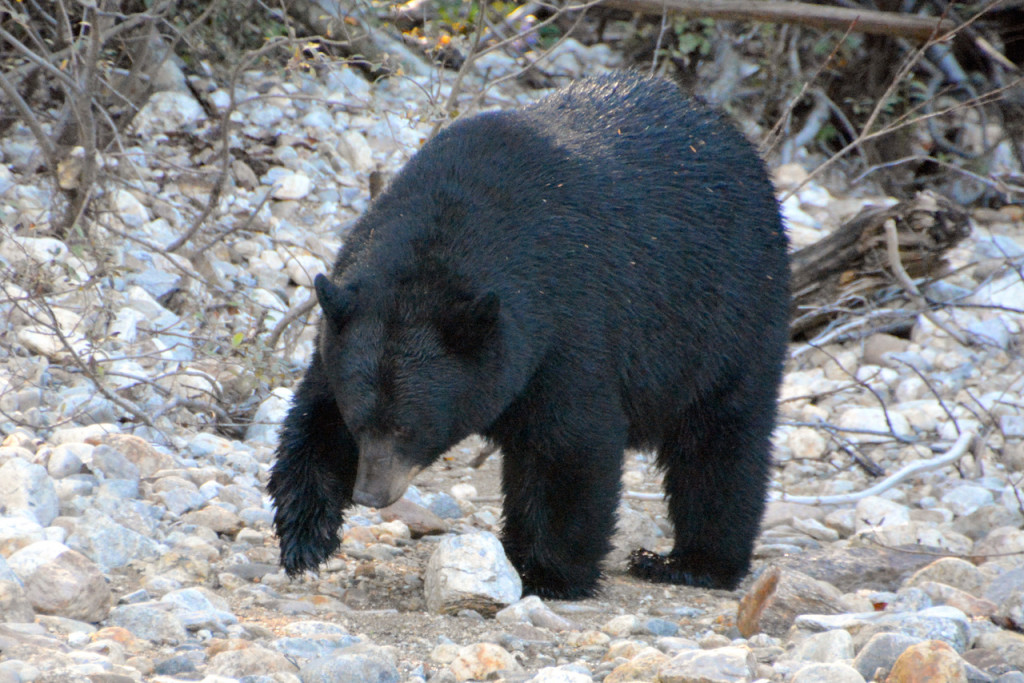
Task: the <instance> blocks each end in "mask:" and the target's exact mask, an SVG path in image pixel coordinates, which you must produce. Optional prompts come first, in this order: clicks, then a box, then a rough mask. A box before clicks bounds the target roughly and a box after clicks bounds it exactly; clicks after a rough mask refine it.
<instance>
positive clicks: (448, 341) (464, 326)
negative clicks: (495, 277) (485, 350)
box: [438, 292, 501, 353]
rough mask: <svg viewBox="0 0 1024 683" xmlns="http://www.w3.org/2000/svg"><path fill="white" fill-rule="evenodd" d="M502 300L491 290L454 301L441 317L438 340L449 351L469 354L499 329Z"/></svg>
mask: <svg viewBox="0 0 1024 683" xmlns="http://www.w3.org/2000/svg"><path fill="white" fill-rule="evenodd" d="M500 310H501V301H500V300H499V299H498V295H497V294H495V293H494V292H488V293H487V294H484V295H483V296H480V297H477V298H476V299H472V298H469V297H467V298H466V299H464V300H463V299H460V300H457V301H455V302H454V303H453V304H452V305H451V308H449V309H448V310H447V311H445V313H444V314H443V315H442V316H441V320H440V321H439V325H438V328H439V330H440V332H441V341H442V342H443V343H444V345H445V348H446V349H448V350H449V351H451V352H452V353H472V352H473V351H476V350H477V349H479V348H480V347H481V346H482V345H483V344H484V342H486V341H487V340H488V338H489V337H490V336H491V335H493V334H494V332H495V331H496V330H497V328H498V313H499V311H500Z"/></svg>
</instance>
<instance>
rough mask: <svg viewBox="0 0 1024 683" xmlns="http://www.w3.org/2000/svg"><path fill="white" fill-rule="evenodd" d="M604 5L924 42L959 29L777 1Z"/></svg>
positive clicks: (946, 23)
mask: <svg viewBox="0 0 1024 683" xmlns="http://www.w3.org/2000/svg"><path fill="white" fill-rule="evenodd" d="M602 4H603V5H605V6H607V7H614V8H616V9H623V10H627V11H630V12H642V13H644V14H657V15H661V14H663V13H665V12H668V13H669V14H686V15H688V16H694V17H708V18H711V19H726V20H739V21H763V22H768V23H778V24H800V25H803V26H813V27H814V28H820V29H836V30H839V31H844V30H846V29H851V30H853V31H856V32H858V33H870V34H873V35H881V36H896V37H900V38H908V39H913V40H921V41H925V40H929V39H931V38H934V37H937V36H941V35H943V34H945V33H949V32H951V31H953V30H954V29H955V28H956V24H955V23H954V22H952V21H950V20H949V19H940V18H938V17H923V16H916V15H907V14H899V13H897V12H879V11H877V10H861V9H848V8H845V7H827V6H824V5H812V4H809V3H805V2H778V1H776V0H605V2H603V3H602Z"/></svg>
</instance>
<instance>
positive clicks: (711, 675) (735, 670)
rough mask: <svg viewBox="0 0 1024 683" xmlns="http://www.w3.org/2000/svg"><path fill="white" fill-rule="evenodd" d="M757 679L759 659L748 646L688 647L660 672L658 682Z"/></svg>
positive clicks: (742, 681)
mask: <svg viewBox="0 0 1024 683" xmlns="http://www.w3.org/2000/svg"><path fill="white" fill-rule="evenodd" d="M755 678H757V660H756V659H755V658H754V653H753V652H752V651H751V650H749V649H747V648H745V647H735V646H729V647H718V648H714V649H711V650H687V651H685V652H680V653H679V654H677V655H676V656H675V657H673V658H672V659H670V660H669V661H668V663H667V664H665V665H664V666H662V667H661V669H660V670H659V671H658V681H659V683H693V681H700V682H701V683H745V682H746V681H752V680H754V679H755Z"/></svg>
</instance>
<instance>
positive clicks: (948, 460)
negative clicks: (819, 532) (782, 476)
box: [781, 431, 974, 505]
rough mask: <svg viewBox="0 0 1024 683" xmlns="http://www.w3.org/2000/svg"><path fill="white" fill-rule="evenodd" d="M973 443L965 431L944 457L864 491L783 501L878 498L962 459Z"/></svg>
mask: <svg viewBox="0 0 1024 683" xmlns="http://www.w3.org/2000/svg"><path fill="white" fill-rule="evenodd" d="M973 442H974V432H970V431H964V432H962V433H961V434H960V437H959V438H958V439H957V440H956V442H955V443H954V444H953V445H952V446H951V447H950V449H949V450H948V451H946V452H945V453H943V454H942V455H940V456H938V457H935V458H931V459H929V460H918V461H916V462H912V463H910V464H908V465H906V466H904V467H902V468H900V469H899V470H898V471H897V472H896V473H895V474H892V475H890V476H888V477H886V478H885V479H883V480H882V481H880V482H878V483H877V484H875V485H874V486H871V487H869V488H866V489H864V490H863V491H857V492H855V493H844V494H840V495H836V496H791V495H788V494H785V493H784V494H782V496H781V500H783V501H785V502H787V503H803V504H805V505H848V504H850V503H856V502H857V501H859V500H861V499H862V498H867V497H868V496H877V495H878V494H879V493H882V492H883V491H887V490H889V489H891V488H892V487H893V486H896V484H899V483H900V482H902V481H905V480H907V479H909V478H910V477H912V476H914V475H915V474H920V473H921V472H930V471H932V470H937V469H939V468H942V467H945V466H946V465H951V464H953V463H954V462H956V461H957V460H959V459H960V458H962V457H964V456H965V455H967V452H968V451H969V450H970V447H971V444H972V443H973Z"/></svg>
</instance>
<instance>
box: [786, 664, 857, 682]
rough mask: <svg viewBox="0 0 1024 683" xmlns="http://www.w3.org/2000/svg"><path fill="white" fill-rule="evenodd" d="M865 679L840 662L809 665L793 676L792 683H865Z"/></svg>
mask: <svg viewBox="0 0 1024 683" xmlns="http://www.w3.org/2000/svg"><path fill="white" fill-rule="evenodd" d="M864 679H865V677H864V676H862V675H861V674H860V673H858V672H857V670H856V669H854V668H853V667H851V666H849V665H847V664H842V663H839V662H833V663H827V664H823V663H819V664H809V665H807V666H803V667H801V668H800V669H798V670H797V672H796V673H795V674H793V678H791V679H790V683H864Z"/></svg>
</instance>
